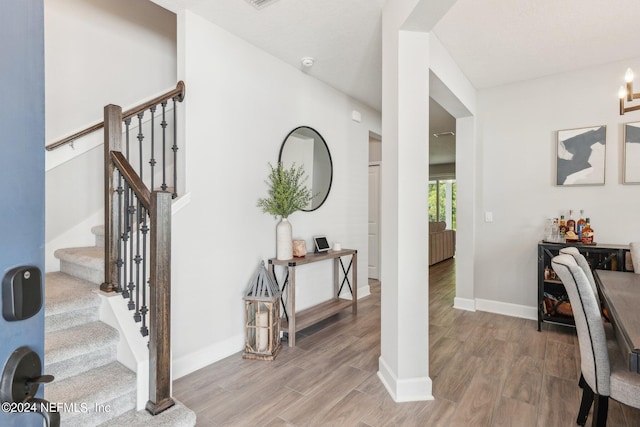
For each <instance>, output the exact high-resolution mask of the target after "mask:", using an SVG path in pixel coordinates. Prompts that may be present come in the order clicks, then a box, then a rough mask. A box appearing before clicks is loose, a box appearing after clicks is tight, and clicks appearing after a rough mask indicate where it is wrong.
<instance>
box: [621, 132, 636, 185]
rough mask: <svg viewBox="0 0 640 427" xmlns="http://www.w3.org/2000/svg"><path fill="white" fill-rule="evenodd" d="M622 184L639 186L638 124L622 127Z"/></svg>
mask: <svg viewBox="0 0 640 427" xmlns="http://www.w3.org/2000/svg"><path fill="white" fill-rule="evenodd" d="M622 183H623V184H640V122H634V123H626V124H625V125H624V161H623V173H622Z"/></svg>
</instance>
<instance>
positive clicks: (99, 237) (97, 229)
mask: <svg viewBox="0 0 640 427" xmlns="http://www.w3.org/2000/svg"><path fill="white" fill-rule="evenodd" d="M91 233H93V235H94V236H95V238H96V246H100V247H104V225H96V226H93V227H91Z"/></svg>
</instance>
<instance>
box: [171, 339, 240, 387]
mask: <svg viewBox="0 0 640 427" xmlns="http://www.w3.org/2000/svg"><path fill="white" fill-rule="evenodd" d="M243 348H244V334H238V335H236V336H233V337H231V338H228V339H226V340H224V341H221V342H217V343H215V344H212V345H210V346H208V347H205V348H203V349H201V350H198V351H196V352H194V353H189V354H187V355H185V356H182V357H180V358H178V359H174V360H173V366H172V372H173V379H174V380H175V379H178V378H180V377H184V376H185V375H188V374H190V373H192V372H194V371H197V370H198V369H200V368H204V367H205V366H208V365H210V364H212V363H214V362H217V361H219V360H222V359H224V358H225V357H229V356H231V355H232V354H235V353H237V352H239V351H242V349H243Z"/></svg>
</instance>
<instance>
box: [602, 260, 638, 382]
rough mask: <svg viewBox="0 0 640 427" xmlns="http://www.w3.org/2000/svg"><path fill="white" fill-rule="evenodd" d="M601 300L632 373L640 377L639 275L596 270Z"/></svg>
mask: <svg viewBox="0 0 640 427" xmlns="http://www.w3.org/2000/svg"><path fill="white" fill-rule="evenodd" d="M594 273H595V274H594V278H595V279H596V285H597V287H598V290H599V293H600V296H601V301H602V303H603V306H604V308H605V309H606V310H607V314H608V317H609V320H610V321H611V323H612V324H613V328H614V330H615V333H616V339H617V341H618V345H619V347H620V349H621V350H622V352H623V355H624V356H625V358H626V359H627V360H628V363H629V370H631V371H633V372H636V373H638V374H640V363H639V361H640V274H636V273H633V272H623V271H610V270H594Z"/></svg>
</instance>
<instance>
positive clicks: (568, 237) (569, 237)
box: [564, 225, 580, 242]
mask: <svg viewBox="0 0 640 427" xmlns="http://www.w3.org/2000/svg"><path fill="white" fill-rule="evenodd" d="M564 240H565V242H579V241H580V239H578V235H577V234H576V232H575V231H573V225H572V226H571V227H569V229H568V230H567V232H566V233H565V235H564Z"/></svg>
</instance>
